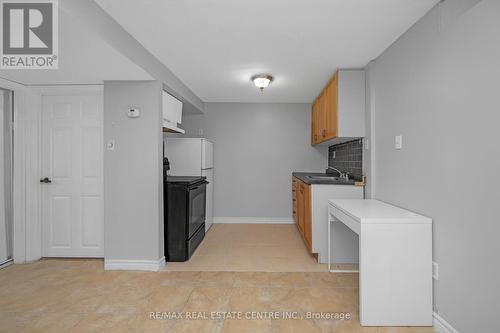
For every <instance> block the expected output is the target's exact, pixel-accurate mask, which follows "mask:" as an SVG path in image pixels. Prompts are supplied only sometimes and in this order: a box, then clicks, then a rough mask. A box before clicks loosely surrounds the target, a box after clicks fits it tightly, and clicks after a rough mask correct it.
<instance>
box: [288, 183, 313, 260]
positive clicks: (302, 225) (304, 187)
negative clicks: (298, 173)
mask: <svg viewBox="0 0 500 333" xmlns="http://www.w3.org/2000/svg"><path fill="white" fill-rule="evenodd" d="M292 197H293V200H294V201H293V209H294V213H293V215H294V220H295V223H296V224H297V228H298V229H299V232H300V234H301V235H302V238H303V239H304V241H305V243H306V245H307V247H308V249H309V251H311V249H312V224H311V186H310V185H308V184H305V183H303V182H302V181H300V180H298V179H295V178H293V180H292Z"/></svg>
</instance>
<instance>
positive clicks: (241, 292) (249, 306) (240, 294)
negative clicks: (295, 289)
mask: <svg viewBox="0 0 500 333" xmlns="http://www.w3.org/2000/svg"><path fill="white" fill-rule="evenodd" d="M287 293H288V292H287V290H286V289H280V288H235V289H233V292H232V294H231V298H230V301H229V309H230V310H231V311H243V312H247V311H271V310H276V307H275V305H276V304H277V303H278V302H279V300H281V299H283V298H284V297H285V296H286V295H287Z"/></svg>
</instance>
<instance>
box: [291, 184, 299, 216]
mask: <svg viewBox="0 0 500 333" xmlns="http://www.w3.org/2000/svg"><path fill="white" fill-rule="evenodd" d="M292 213H293V220H294V221H295V223H296V224H298V221H297V180H295V178H292Z"/></svg>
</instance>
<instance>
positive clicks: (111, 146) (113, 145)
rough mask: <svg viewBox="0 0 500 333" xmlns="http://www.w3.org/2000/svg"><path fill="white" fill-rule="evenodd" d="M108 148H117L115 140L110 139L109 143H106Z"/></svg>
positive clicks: (111, 149)
mask: <svg viewBox="0 0 500 333" xmlns="http://www.w3.org/2000/svg"><path fill="white" fill-rule="evenodd" d="M106 150H110V151H113V150H115V140H109V141H108V143H106Z"/></svg>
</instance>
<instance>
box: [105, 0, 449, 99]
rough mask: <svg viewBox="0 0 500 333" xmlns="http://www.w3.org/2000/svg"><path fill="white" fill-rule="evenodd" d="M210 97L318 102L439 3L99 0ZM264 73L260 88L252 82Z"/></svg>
mask: <svg viewBox="0 0 500 333" xmlns="http://www.w3.org/2000/svg"><path fill="white" fill-rule="evenodd" d="M96 2H97V3H98V4H99V5H100V6H101V7H103V8H104V9H105V10H106V11H107V12H108V13H109V14H110V15H111V16H113V17H114V18H115V20H117V21H118V23H120V24H121V25H122V26H123V27H124V28H125V29H126V30H127V31H129V32H130V33H131V34H132V35H133V36H134V37H135V38H136V39H137V40H138V41H139V42H140V43H142V44H143V45H144V46H145V47H146V48H147V49H148V50H149V51H150V52H151V53H153V54H154V55H155V56H156V57H157V58H158V59H159V60H160V61H162V62H163V63H164V64H165V65H166V66H167V67H168V68H169V69H170V70H172V71H173V72H174V73H175V74H176V75H177V76H178V77H179V78H180V79H181V80H182V81H183V82H184V83H185V84H186V85H187V86H188V87H189V88H191V89H192V90H193V92H194V93H196V94H197V95H198V96H199V97H200V98H201V99H202V100H203V101H205V102H223V101H231V102H311V101H312V100H313V99H314V98H315V97H316V95H317V94H318V93H319V91H320V90H321V88H322V87H323V85H324V84H325V83H326V82H327V81H328V79H329V77H330V76H331V75H332V74H333V73H334V71H335V70H336V69H337V68H360V67H364V66H365V65H366V64H367V63H368V62H369V61H370V60H372V59H374V58H376V57H377V56H378V55H379V54H380V53H382V52H383V51H384V50H385V49H386V48H387V47H388V46H389V45H390V44H391V43H392V42H394V41H395V40H396V39H397V38H398V37H399V36H401V34H403V33H404V32H405V31H406V30H407V29H408V28H409V27H411V26H412V25H413V24H414V23H415V22H416V21H417V20H418V19H419V18H420V17H422V16H423V15H424V14H425V13H426V12H427V11H428V10H430V9H431V8H432V7H433V6H434V5H435V4H436V3H438V2H439V0H271V1H270V0H247V1H242V0H148V1H137V0H96ZM261 72H266V73H270V74H272V75H274V76H275V82H273V83H272V85H271V86H270V87H269V88H268V89H266V90H265V91H264V93H263V94H262V93H260V92H259V91H258V89H257V88H256V87H254V86H253V85H252V84H251V83H250V77H251V76H252V75H253V74H257V73H261Z"/></svg>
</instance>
